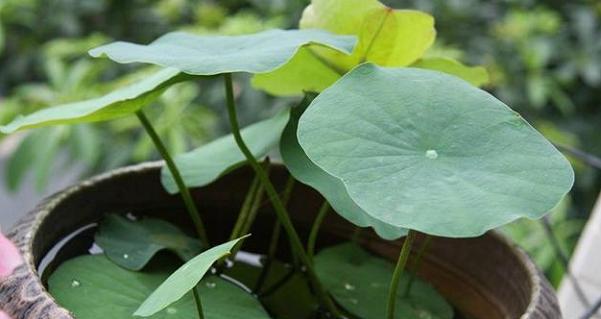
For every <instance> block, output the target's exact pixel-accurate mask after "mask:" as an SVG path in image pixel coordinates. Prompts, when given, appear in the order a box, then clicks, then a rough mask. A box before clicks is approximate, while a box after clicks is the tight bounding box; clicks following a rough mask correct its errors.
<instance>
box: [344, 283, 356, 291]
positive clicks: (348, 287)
mask: <svg viewBox="0 0 601 319" xmlns="http://www.w3.org/2000/svg"><path fill="white" fill-rule="evenodd" d="M344 289H346V290H355V286H353V285H351V284H349V283H348V282H347V283H345V284H344Z"/></svg>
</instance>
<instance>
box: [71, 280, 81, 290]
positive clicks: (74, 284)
mask: <svg viewBox="0 0 601 319" xmlns="http://www.w3.org/2000/svg"><path fill="white" fill-rule="evenodd" d="M79 286H81V282H79V281H77V280H73V281H71V287H73V288H77V287H79Z"/></svg>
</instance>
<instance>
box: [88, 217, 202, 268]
mask: <svg viewBox="0 0 601 319" xmlns="http://www.w3.org/2000/svg"><path fill="white" fill-rule="evenodd" d="M94 239H95V240H96V243H97V244H98V246H100V247H101V248H102V249H103V250H104V254H105V255H106V256H107V257H108V258H109V259H110V260H111V261H113V262H114V263H116V264H117V265H119V266H121V267H124V268H126V269H130V270H140V269H142V268H144V266H146V264H148V262H150V260H151V259H152V258H153V257H154V256H155V255H156V254H157V253H158V252H160V251H162V250H170V251H172V252H174V253H175V254H176V255H177V256H178V257H180V258H181V259H182V260H183V261H188V260H190V259H192V258H194V257H195V256H196V255H198V254H200V253H201V252H202V249H203V245H202V243H201V242H200V241H199V240H198V239H195V238H191V237H189V236H188V235H186V234H185V233H184V232H183V231H182V230H181V229H179V228H177V226H175V225H173V224H170V223H168V222H166V221H164V220H161V219H156V218H144V219H141V220H136V221H131V220H128V219H127V218H125V217H122V216H119V215H116V214H111V215H108V216H107V217H106V218H105V219H104V220H103V221H102V223H100V227H99V229H98V232H97V233H96V235H95V237H94Z"/></svg>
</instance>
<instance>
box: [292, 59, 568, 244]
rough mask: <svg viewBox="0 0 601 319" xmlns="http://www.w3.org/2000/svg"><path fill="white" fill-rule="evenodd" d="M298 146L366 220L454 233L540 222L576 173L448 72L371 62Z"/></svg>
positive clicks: (317, 110) (308, 114) (511, 115)
mask: <svg viewBox="0 0 601 319" xmlns="http://www.w3.org/2000/svg"><path fill="white" fill-rule="evenodd" d="M298 139H299V143H300V145H301V146H302V148H303V149H304V151H305V153H306V154H307V156H308V157H309V159H310V160H311V161H312V162H313V163H315V164H316V165H317V166H319V167H320V168H321V169H323V170H324V171H325V172H327V173H329V174H331V175H333V176H335V177H337V178H338V179H340V180H341V181H342V182H343V183H344V185H345V186H346V189H347V191H348V194H349V196H350V197H351V198H352V200H353V201H354V202H355V203H357V204H358V206H360V207H361V208H362V209H363V210H364V211H365V212H366V213H367V214H369V215H370V216H372V217H373V218H376V219H378V220H380V221H382V222H385V223H387V224H389V225H391V226H397V227H405V228H408V229H415V230H418V231H421V232H424V233H428V234H432V235H439V236H445V237H472V236H478V235H480V234H482V233H484V232H486V231H487V230H490V229H492V228H495V227H498V226H501V225H503V224H506V223H508V222H511V221H512V220H515V219H517V218H520V217H528V218H540V217H542V216H543V215H544V214H546V212H548V211H549V210H550V209H552V208H553V207H554V206H555V205H556V204H557V203H558V202H559V201H560V200H561V198H562V197H563V196H564V195H565V194H566V193H567V192H568V191H569V190H570V188H571V187H572V184H573V181H574V172H573V170H572V168H571V166H570V164H569V162H568V161H567V160H566V159H565V157H563V155H561V153H559V152H558V151H557V150H556V149H555V148H554V147H553V145H551V143H550V142H548V141H547V140H546V139H545V138H544V137H543V136H542V135H541V134H540V133H538V132H537V131H536V130H535V129H534V128H532V127H531V126H530V125H529V124H528V123H527V122H526V121H524V119H523V118H522V117H521V116H519V115H518V114H517V113H516V112H514V111H512V110H511V109H510V108H509V107H507V106H506V105H505V104H503V103H502V102H501V101H499V100H497V99H496V98H494V97H493V96H492V95H490V94H488V93H487V92H485V91H483V90H480V89H478V88H475V87H473V86H472V85H470V84H469V83H467V82H465V81H462V80H461V79H459V78H457V77H454V76H450V75H447V74H444V73H440V72H435V71H429V70H422V69H414V68H381V67H378V66H375V65H373V64H364V65H361V66H359V67H357V68H356V69H355V70H353V71H352V72H350V73H349V74H347V75H346V76H344V77H343V78H342V79H341V80H340V81H338V82H336V84H335V85H333V86H332V87H330V88H328V89H327V90H326V91H324V92H323V93H322V94H320V95H319V96H318V97H317V98H316V99H315V100H314V101H313V103H312V104H311V105H310V106H309V108H308V109H307V111H305V113H304V114H303V115H302V117H301V119H300V121H299V128H298Z"/></svg>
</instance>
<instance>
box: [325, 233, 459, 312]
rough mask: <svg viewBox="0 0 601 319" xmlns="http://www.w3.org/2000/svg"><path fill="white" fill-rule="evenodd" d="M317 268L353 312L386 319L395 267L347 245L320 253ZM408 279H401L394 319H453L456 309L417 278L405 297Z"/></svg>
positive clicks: (329, 286)
mask: <svg viewBox="0 0 601 319" xmlns="http://www.w3.org/2000/svg"><path fill="white" fill-rule="evenodd" d="M315 269H316V271H317V275H318V276H319V278H320V279H321V280H322V282H323V284H324V286H325V287H326V288H327V289H328V291H329V292H330V293H331V294H332V296H334V298H335V299H336V301H337V302H338V303H339V304H341V305H342V306H343V307H344V308H345V309H346V310H348V311H349V312H350V313H352V314H353V315H356V316H359V317H360V318H364V319H382V318H386V301H387V300H388V299H387V298H388V288H389V286H390V280H391V279H392V273H393V270H394V265H393V264H391V263H390V262H388V261H386V260H384V259H382V258H378V257H376V256H372V255H370V254H369V253H367V252H366V251H364V250H363V249H361V247H359V246H357V245H355V244H352V243H347V244H342V245H338V246H335V247H330V248H326V249H324V250H322V251H320V252H319V254H317V256H315ZM408 279H409V276H406V275H405V276H403V277H402V278H401V282H400V284H399V290H398V293H397V296H396V298H397V302H396V311H395V318H398V319H422V318H431V319H451V318H453V308H452V307H451V306H450V305H449V304H448V303H447V302H446V301H445V299H444V298H443V297H442V296H441V295H440V294H439V293H438V292H437V291H436V289H434V288H433V287H432V286H430V285H429V284H427V283H425V282H423V281H422V280H420V279H418V278H415V281H414V283H413V285H412V286H411V290H410V291H409V293H408V295H407V296H405V289H406V287H407V284H408Z"/></svg>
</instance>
